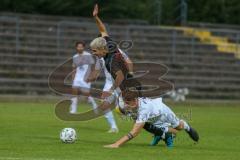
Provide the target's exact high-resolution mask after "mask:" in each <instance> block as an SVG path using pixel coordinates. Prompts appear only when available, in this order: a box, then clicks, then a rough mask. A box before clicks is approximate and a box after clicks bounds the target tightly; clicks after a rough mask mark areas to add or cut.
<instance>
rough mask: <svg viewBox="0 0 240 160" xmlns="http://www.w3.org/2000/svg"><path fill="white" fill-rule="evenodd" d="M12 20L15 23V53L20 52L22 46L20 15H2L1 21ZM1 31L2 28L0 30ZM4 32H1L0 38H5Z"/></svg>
mask: <svg viewBox="0 0 240 160" xmlns="http://www.w3.org/2000/svg"><path fill="white" fill-rule="evenodd" d="M4 22H10V23H15V53H16V54H18V51H19V48H20V41H19V30H20V20H19V18H18V17H15V16H14V17H9V16H0V23H4ZM0 31H1V30H0ZM1 34H2V36H3V33H1V32H0V38H1V39H2V38H3V39H4V37H2V36H1Z"/></svg>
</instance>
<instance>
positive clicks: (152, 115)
mask: <svg viewBox="0 0 240 160" xmlns="http://www.w3.org/2000/svg"><path fill="white" fill-rule="evenodd" d="M123 98H124V102H125V103H126V104H127V105H128V108H129V109H131V110H135V111H136V121H135V124H134V126H133V128H132V130H131V131H130V132H129V133H128V134H127V135H126V136H124V137H122V138H121V139H119V140H118V141H116V142H115V143H113V144H110V145H106V146H104V147H107V148H118V147H120V146H121V145H123V144H124V143H126V142H127V141H129V140H131V139H132V138H134V137H136V136H137V135H138V134H139V133H140V131H141V129H142V128H143V126H144V125H145V123H146V122H149V123H151V124H153V125H154V126H156V127H158V126H161V125H163V124H164V123H169V124H171V127H172V128H170V127H167V126H166V131H165V132H175V134H176V131H177V130H178V131H180V130H185V131H186V132H187V133H188V134H189V136H190V137H191V138H192V140H194V141H196V142H198V140H199V135H198V133H197V131H196V130H195V129H193V128H192V127H190V126H189V125H188V123H187V122H186V121H184V120H180V119H179V118H178V117H177V116H176V115H175V114H174V113H173V111H172V110H171V109H170V108H169V107H168V106H167V105H165V104H164V103H163V102H162V98H156V99H150V98H137V94H136V92H131V91H128V92H127V93H124V95H123Z"/></svg>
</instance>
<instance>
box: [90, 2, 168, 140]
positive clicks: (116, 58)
mask: <svg viewBox="0 0 240 160" xmlns="http://www.w3.org/2000/svg"><path fill="white" fill-rule="evenodd" d="M93 17H94V18H95V20H96V24H97V26H98V29H99V32H100V33H101V37H97V38H95V39H94V40H93V41H92V42H91V43H90V47H91V50H92V54H94V55H95V56H97V57H99V58H102V57H103V58H104V61H105V66H106V68H107V70H108V72H109V73H110V74H111V75H112V78H113V79H114V83H113V86H112V87H111V89H110V92H113V91H114V90H116V89H118V88H120V90H121V91H122V92H123V91H125V90H128V89H129V88H132V87H135V88H137V90H139V88H140V83H139V82H138V81H137V80H136V81H134V79H133V80H132V81H128V80H127V79H128V78H131V77H132V74H131V73H130V72H129V69H128V66H127V64H126V63H125V61H124V58H123V56H122V54H121V53H120V51H119V50H118V47H117V44H116V42H114V41H113V40H112V39H111V38H110V37H109V35H108V33H107V30H106V27H105V25H104V24H103V23H102V21H101V20H100V18H99V17H98V5H97V4H96V5H95V7H94V10H93ZM110 95H111V94H110ZM139 96H140V95H139ZM109 97H111V96H109ZM112 102H113V100H112V101H111V102H110V103H112ZM107 103H108V102H107ZM144 129H145V130H147V131H148V132H150V133H153V134H154V135H155V136H156V135H162V134H163V131H162V130H161V129H159V128H156V127H155V126H153V125H151V124H149V123H146V124H145V125H144ZM166 138H170V139H172V135H169V136H166Z"/></svg>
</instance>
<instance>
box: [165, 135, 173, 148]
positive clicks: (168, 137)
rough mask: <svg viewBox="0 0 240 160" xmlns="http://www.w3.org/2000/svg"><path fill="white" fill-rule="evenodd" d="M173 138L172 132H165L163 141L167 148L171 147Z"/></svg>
mask: <svg viewBox="0 0 240 160" xmlns="http://www.w3.org/2000/svg"><path fill="white" fill-rule="evenodd" d="M173 139H174V137H173V134H171V133H166V135H165V139H164V142H165V144H166V146H167V147H168V148H172V147H173Z"/></svg>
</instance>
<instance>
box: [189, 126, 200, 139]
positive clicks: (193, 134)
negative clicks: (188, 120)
mask: <svg viewBox="0 0 240 160" xmlns="http://www.w3.org/2000/svg"><path fill="white" fill-rule="evenodd" d="M186 132H187V133H188V135H189V137H191V139H192V140H193V141H195V142H198V140H199V135H198V133H197V131H196V130H195V129H194V128H192V127H190V130H189V131H186Z"/></svg>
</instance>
